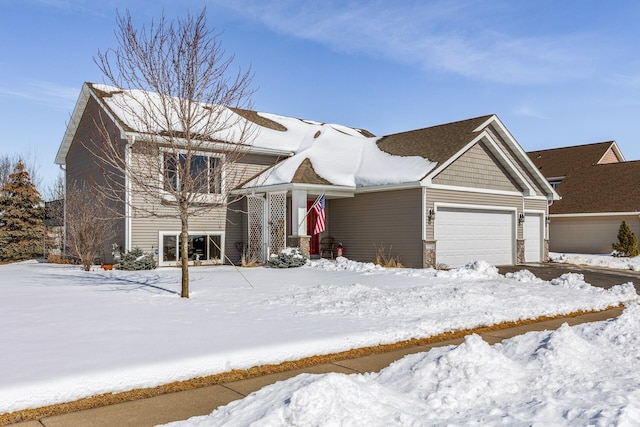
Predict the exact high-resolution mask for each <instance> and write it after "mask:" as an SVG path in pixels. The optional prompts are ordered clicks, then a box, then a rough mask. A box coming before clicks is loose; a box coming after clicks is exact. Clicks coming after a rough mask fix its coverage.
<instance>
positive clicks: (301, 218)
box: [287, 190, 310, 257]
mask: <svg viewBox="0 0 640 427" xmlns="http://www.w3.org/2000/svg"><path fill="white" fill-rule="evenodd" d="M306 214H307V190H291V236H289V238H288V239H287V240H288V242H287V244H288V245H289V246H296V247H299V248H300V252H302V254H303V255H304V256H306V257H309V255H310V253H309V240H310V237H309V236H307V218H306Z"/></svg>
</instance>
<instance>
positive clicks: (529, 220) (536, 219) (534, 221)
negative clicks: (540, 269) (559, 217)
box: [523, 214, 543, 262]
mask: <svg viewBox="0 0 640 427" xmlns="http://www.w3.org/2000/svg"><path fill="white" fill-rule="evenodd" d="M523 233H524V236H523V237H524V261H525V262H540V261H542V242H543V240H542V215H540V214H526V215H525V219H524V229H523Z"/></svg>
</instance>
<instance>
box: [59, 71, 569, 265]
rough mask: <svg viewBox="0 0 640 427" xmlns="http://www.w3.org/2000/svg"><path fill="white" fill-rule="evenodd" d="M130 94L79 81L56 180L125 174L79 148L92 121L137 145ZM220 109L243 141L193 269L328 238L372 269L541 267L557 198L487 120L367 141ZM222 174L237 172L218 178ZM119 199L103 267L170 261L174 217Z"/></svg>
mask: <svg viewBox="0 0 640 427" xmlns="http://www.w3.org/2000/svg"><path fill="white" fill-rule="evenodd" d="M128 94H129V93H128V92H127V91H123V90H120V89H117V88H113V87H109V86H105V85H96V84H90V83H87V84H85V85H84V86H83V88H82V91H81V93H80V96H79V99H78V101H77V103H76V107H75V109H74V111H73V114H72V118H71V121H70V123H69V125H68V127H67V130H66V132H65V135H64V137H63V140H62V143H61V145H60V149H59V151H58V154H57V156H56V163H57V164H59V165H61V166H62V167H63V168H64V169H65V171H66V180H67V182H68V183H69V182H91V183H93V184H95V185H98V186H99V185H102V184H103V183H104V182H105V180H106V179H113V180H118V179H120V180H122V179H124V177H122V176H120V175H121V172H119V171H118V170H107V171H106V172H107V174H106V175H107V176H105V174H104V173H99V172H100V171H101V170H104V167H103V166H101V164H100V159H99V158H96V156H94V155H92V151H91V150H90V149H88V148H87V147H88V146H89V145H90V144H100V143H102V142H101V141H102V138H101V134H100V130H99V129H97V128H96V123H97V122H98V121H101V122H106V125H107V128H108V129H110V131H111V132H113V133H114V134H116V135H118V137H119V139H120V141H119V142H121V143H122V144H123V146H124V145H125V144H129V145H127V146H135V144H136V143H139V142H140V141H144V138H145V136H146V135H145V134H144V132H143V131H142V130H141V129H140V128H139V126H137V124H136V121H135V120H133V119H132V118H131V117H128V116H127V115H126V114H124V113H122V111H121V110H120V109H119V108H118V107H117V100H118V99H119V97H122V96H124V95H128ZM149 99H152V98H151V97H150V98H149ZM228 114H230V115H237V117H236V118H237V119H238V120H240V121H245V123H248V124H250V125H251V126H252V127H253V128H254V129H255V138H254V140H253V143H252V144H251V145H250V146H247V147H246V153H245V155H244V156H243V157H242V158H241V159H240V160H239V161H238V162H237V164H233V165H230V164H223V167H222V171H221V172H219V173H220V175H219V176H217V178H216V179H217V180H232V182H231V186H232V187H234V188H235V190H234V191H233V192H232V193H231V196H233V197H232V203H231V206H230V209H227V208H226V207H219V208H216V209H214V210H213V211H212V212H211V214H209V215H207V216H206V217H195V218H192V219H191V220H190V239H189V244H190V250H192V254H190V258H191V257H192V256H193V259H194V260H195V257H196V255H197V257H198V259H199V261H202V262H204V263H218V262H228V261H229V260H230V261H233V262H237V261H238V260H239V259H240V257H241V256H242V255H243V254H245V255H248V256H250V257H254V258H256V259H257V260H260V261H261V260H266V258H267V257H268V256H269V254H271V253H275V252H277V251H278V250H280V249H281V248H284V247H285V246H287V245H289V246H300V247H301V248H303V251H304V252H306V253H308V254H310V255H317V256H320V255H324V254H322V253H321V249H322V247H321V245H322V242H323V239H324V241H325V242H326V241H327V240H328V239H327V238H330V239H332V241H333V242H334V244H337V243H341V244H342V245H343V248H344V254H345V255H346V256H347V257H348V258H351V259H354V260H359V261H373V260H374V259H375V256H376V252H379V251H381V250H383V251H384V252H385V253H388V254H391V255H392V256H394V257H397V258H398V259H399V260H400V262H401V263H402V264H404V265H406V266H409V267H435V266H437V265H443V264H444V265H447V266H450V267H454V266H459V265H463V264H465V263H466V262H468V261H470V260H474V259H483V260H486V261H488V262H491V263H493V264H514V263H521V262H529V261H530V262H536V261H540V260H543V259H545V258H546V252H547V247H546V242H547V235H548V234H547V229H546V222H545V217H546V215H547V214H548V205H549V204H551V203H552V202H553V201H554V200H557V199H558V195H557V193H556V192H555V191H554V190H553V188H552V187H551V185H550V184H549V183H548V182H547V180H546V179H545V178H544V177H543V175H542V174H541V173H540V172H539V171H538V169H537V168H536V167H535V166H534V164H533V163H532V162H531V160H530V159H529V157H528V156H527V154H526V153H525V152H524V151H523V149H522V148H521V147H520V146H519V145H518V143H517V141H516V140H515V139H514V138H513V136H512V135H511V134H510V132H509V131H508V130H507V129H506V127H505V126H504V124H503V123H502V122H501V121H500V120H499V119H498V117H497V116H495V115H487V116H482V117H476V118H472V119H468V120H463V121H459V122H454V123H448V124H443V125H438V126H433V127H429V128H425V129H419V130H413V131H409V132H402V133H398V134H393V135H387V136H384V137H382V138H379V137H375V136H374V135H373V134H371V133H370V132H368V131H366V130H362V129H355V128H351V127H347V126H341V125H336V124H327V123H318V122H314V121H309V120H301V119H296V118H291V117H284V116H279V115H275V114H267V113H257V112H254V111H246V110H239V109H229V111H228ZM98 119H99V120H98ZM163 131H164V130H163V129H158V132H163ZM221 138H222V137H221ZM223 142H224V143H229V144H233V143H234V141H232V140H229V141H223ZM199 156H202V158H203V164H214V163H211V161H212V159H214V160H215V159H223V158H224V152H223V149H222V148H221V147H220V141H219V140H218V141H212V142H211V145H210V146H206V145H205V146H204V148H203V149H202V153H201V154H199ZM132 164H133V163H132ZM215 164H218V163H217V161H216V162H215ZM128 166H129V165H128ZM232 169H233V171H235V172H237V171H238V170H241V171H242V173H229V171H230V170H232ZM166 179H170V177H169V176H167V178H166ZM127 188H128V187H127ZM212 188H213V187H212ZM127 191H128V190H126V191H125V192H127ZM209 191H211V192H214V190H212V189H210V190H209ZM321 195H324V200H325V205H324V206H325V209H324V213H325V216H326V227H325V230H324V231H323V232H322V233H321V234H319V235H313V228H314V225H315V211H314V210H313V209H310V208H311V207H312V205H313V203H314V201H315V200H316V199H317V198H318V197H319V196H321ZM131 197H132V196H131V195H130V194H123V195H122V199H123V200H130V201H131V203H128V204H127V203H124V202H122V203H121V204H119V205H118V206H116V209H119V210H120V211H121V213H122V215H121V216H120V219H119V220H118V221H117V224H116V227H117V230H118V233H117V236H116V237H115V238H114V241H113V242H108V244H105V251H104V256H105V258H107V257H109V255H110V254H109V252H110V251H109V249H108V248H110V246H111V243H116V244H117V245H118V246H120V247H121V248H122V249H124V250H129V249H131V248H134V247H139V248H142V249H143V250H145V251H153V252H154V253H155V254H156V255H157V256H158V260H159V263H160V265H175V263H176V261H177V256H178V255H177V254H178V251H177V245H178V241H179V231H180V222H179V220H178V219H177V218H149V217H148V216H144V215H139V214H138V212H137V209H136V204H137V203H142V201H138V200H137V199H135V198H134V199H132V198H131ZM145 203H148V202H145ZM159 209H161V207H159ZM332 255H334V253H333V252H330V253H329V254H328V256H332Z"/></svg>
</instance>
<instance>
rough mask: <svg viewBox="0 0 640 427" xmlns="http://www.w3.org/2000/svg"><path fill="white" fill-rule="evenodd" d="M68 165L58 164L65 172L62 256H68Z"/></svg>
mask: <svg viewBox="0 0 640 427" xmlns="http://www.w3.org/2000/svg"><path fill="white" fill-rule="evenodd" d="M65 166H66V165H58V167H59V168H60V170H61V171H62V172H64V180H62V182H63V185H64V187H63V189H62V192H63V195H64V200H63V203H62V257H63V258H66V256H67V169H66V168H65Z"/></svg>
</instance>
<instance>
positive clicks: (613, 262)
mask: <svg viewBox="0 0 640 427" xmlns="http://www.w3.org/2000/svg"><path fill="white" fill-rule="evenodd" d="M549 258H550V259H551V261H553V262H557V263H561V264H575V265H589V266H592V267H602V268H615V269H619V270H632V271H640V256H637V257H634V258H625V257H614V256H611V255H587V254H565V253H556V252H550V253H549Z"/></svg>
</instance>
